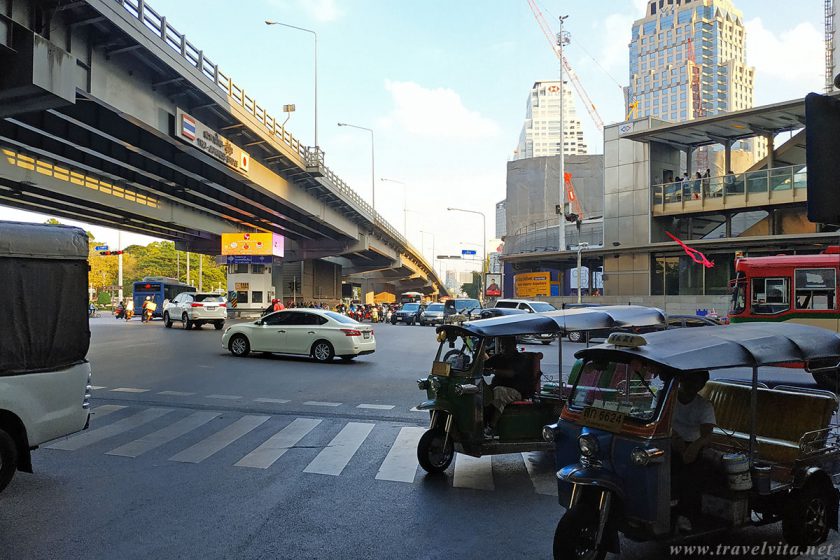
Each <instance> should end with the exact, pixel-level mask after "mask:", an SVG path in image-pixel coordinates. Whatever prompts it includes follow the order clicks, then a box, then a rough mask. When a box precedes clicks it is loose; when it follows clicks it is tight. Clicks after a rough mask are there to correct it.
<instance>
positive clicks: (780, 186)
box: [651, 164, 808, 209]
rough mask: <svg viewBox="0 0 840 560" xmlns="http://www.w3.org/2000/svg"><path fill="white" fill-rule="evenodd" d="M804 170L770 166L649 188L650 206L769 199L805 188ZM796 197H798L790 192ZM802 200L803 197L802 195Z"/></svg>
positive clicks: (802, 168) (798, 166) (806, 173)
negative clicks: (730, 199)
mask: <svg viewBox="0 0 840 560" xmlns="http://www.w3.org/2000/svg"><path fill="white" fill-rule="evenodd" d="M807 179H808V171H807V168H806V167H805V165H804V164H800V165H791V166H788V167H773V168H770V169H761V170H759V171H750V172H748V173H738V174H728V175H723V176H717V177H707V178H703V179H696V178H694V179H691V178H689V180H688V181H675V182H673V183H663V184H659V185H653V186H652V187H651V196H652V198H651V203H652V204H653V206H654V208H655V207H657V206H660V207H662V208H663V209H664V208H665V207H666V205H670V204H672V203H680V204H681V205H682V206H684V205H685V203H687V202H689V201H694V200H701V201H702V200H704V199H720V200H722V201H723V202H724V203H725V201H726V199H727V197H738V201H739V202H740V201H743V202H744V203H746V202H748V201H749V198H750V195H753V196H754V197H757V196H759V195H761V197H762V199H765V200H766V199H767V198H771V199H772V197H773V193H779V194H781V193H784V192H785V191H788V194H789V191H796V190H798V189H805V188H806V187H807ZM794 196H795V197H796V198H798V197H799V195H797V194H796V193H795V192H794ZM803 200H804V195H803Z"/></svg>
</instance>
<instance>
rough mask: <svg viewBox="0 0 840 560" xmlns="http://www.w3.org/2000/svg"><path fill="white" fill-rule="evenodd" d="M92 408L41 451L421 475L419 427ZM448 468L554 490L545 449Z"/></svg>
mask: <svg viewBox="0 0 840 560" xmlns="http://www.w3.org/2000/svg"><path fill="white" fill-rule="evenodd" d="M92 412H93V418H92V421H91V427H90V428H89V429H88V430H86V431H85V432H82V433H80V434H76V435H73V436H70V437H68V438H65V439H61V440H58V441H56V442H53V443H52V444H51V445H48V446H46V448H47V449H52V450H56V451H62V452H79V453H85V452H91V453H95V454H96V453H103V454H104V455H106V456H112V457H122V458H129V459H137V460H142V459H143V457H144V456H147V455H148V456H154V457H155V458H156V459H157V460H166V461H172V462H176V463H193V464H197V463H203V462H204V461H218V462H222V461H226V463H225V465H226V466H229V467H231V468H237V469H238V468H248V469H261V470H268V469H274V468H288V462H286V463H284V455H285V454H286V453H287V452H289V451H290V450H292V449H299V450H300V453H304V454H307V455H306V458H307V460H308V464H306V466H305V467H304V468H302V470H301V473H302V476H305V475H313V476H314V475H318V476H333V477H337V476H342V475H343V474H344V473H346V472H347V471H348V467H349V466H351V465H352V464H353V461H354V459H355V460H358V461H359V463H360V464H362V465H366V467H365V468H369V467H368V466H369V465H371V464H376V465H378V468H377V470H376V472H375V474H373V471H372V470H371V475H373V477H374V478H375V480H378V481H383V482H394V483H407V484H411V483H414V482H417V481H419V480H421V479H422V475H423V471H422V469H420V468H419V466H418V464H417V454H416V450H417V443H418V441H419V440H420V437H421V436H422V435H423V433H424V432H425V430H426V429H425V428H423V427H417V426H400V425H399V424H394V423H387V422H385V423H374V422H360V421H343V420H338V419H334V418H328V419H317V418H307V417H299V418H290V417H288V416H268V415H254V414H242V415H231V414H230V413H227V412H225V413H223V412H217V411H207V410H201V411H192V410H186V409H178V408H165V407H147V408H144V407H140V406H123V405H110V404H108V405H102V406H99V407H97V408H94V409H93V411H92ZM325 442H328V443H325ZM313 443H314V444H313ZM384 449H387V451H384ZM222 451H224V453H221V452H222ZM371 453H373V454H375V455H371ZM300 456H302V455H298V456H297V457H298V458H299V457H300ZM232 457H233V459H232V461H231V458H232ZM371 457H373V459H374V460H373V461H371ZM293 462H295V461H293ZM281 464H285V465H286V466H285V467H283V466H281ZM295 464H298V463H297V462H295ZM450 473H451V476H448V478H449V479H451V483H452V486H453V487H455V488H465V489H472V490H480V491H492V490H497V489H500V488H502V487H505V480H506V479H508V478H510V477H511V476H527V477H528V478H529V479H530V481H531V486H532V487H533V491H534V492H535V493H537V494H543V495H554V496H556V495H557V484H556V480H555V478H554V464H553V459H552V458H551V457H550V455H547V454H545V453H539V452H534V453H522V454H519V455H504V456H496V457H490V456H485V457H480V458H475V457H470V456H467V455H461V454H457V455H456V457H455V460H454V461H453V465H452V466H451V467H450Z"/></svg>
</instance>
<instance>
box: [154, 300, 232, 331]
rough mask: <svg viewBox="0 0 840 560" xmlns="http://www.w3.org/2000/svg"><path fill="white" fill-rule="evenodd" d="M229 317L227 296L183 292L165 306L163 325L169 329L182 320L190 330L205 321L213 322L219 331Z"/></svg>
mask: <svg viewBox="0 0 840 560" xmlns="http://www.w3.org/2000/svg"><path fill="white" fill-rule="evenodd" d="M225 319H227V300H226V299H225V296H223V295H219V294H211V293H197V292H182V293H180V294H178V295H177V296H175V297H174V298H172V301H170V302H168V303H167V304H166V305H164V306H163V325H164V326H165V327H166V328H167V329H169V328H172V323H173V322H175V321H180V322H181V323H182V324H183V325H184V328H185V329H187V330H189V329H191V328H193V327H195V328H199V327H201V325H203V324H205V323H213V326H214V327H216V330H217V331H220V330H222V328H223V327H224V326H225Z"/></svg>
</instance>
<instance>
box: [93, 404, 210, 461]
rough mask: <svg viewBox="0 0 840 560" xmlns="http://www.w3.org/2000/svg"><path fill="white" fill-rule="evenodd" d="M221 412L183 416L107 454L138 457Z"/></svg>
mask: <svg viewBox="0 0 840 560" xmlns="http://www.w3.org/2000/svg"><path fill="white" fill-rule="evenodd" d="M219 414H220V413H219V412H204V411H201V412H195V413H193V414H190V415H189V416H187V417H186V418H182V419H180V420H178V421H177V422H175V423H174V424H171V425H169V426H167V427H165V428H163V429H161V430H158V431H156V432H153V433H151V434H147V435H145V436H143V437H141V438H140V439H136V440H134V441H132V442H129V443H126V444H125V445H122V446H120V447H117V448H116V449H112V450H111V451H108V452H107V453H106V455H119V456H120V457H137V456H139V455H142V454H143V453H146V452H147V451H151V450H152V449H156V448H158V447H160V446H161V445H163V444H164V443H169V442H170V441H172V440H173V439H176V438H179V437H181V436H182V435H184V434H186V433H187V432H191V431H192V430H194V429H196V428H198V427H200V426H203V425H204V424H206V423H207V422H209V421H210V420H212V419H214V418H216V417H217V416H219Z"/></svg>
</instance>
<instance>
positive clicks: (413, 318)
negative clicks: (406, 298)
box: [391, 303, 426, 325]
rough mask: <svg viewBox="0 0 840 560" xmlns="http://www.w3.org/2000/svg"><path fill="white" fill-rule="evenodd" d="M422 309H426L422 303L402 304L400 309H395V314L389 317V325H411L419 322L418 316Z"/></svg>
mask: <svg viewBox="0 0 840 560" xmlns="http://www.w3.org/2000/svg"><path fill="white" fill-rule="evenodd" d="M424 309H426V305H425V304H423V303H404V304H403V305H402V307H400V308H399V309H397V311H396V313H394V314H393V315H391V324H392V325H396V324H397V323H405V324H406V325H413V324H414V323H417V322H418V321H419V320H420V314H421V313H422V312H423V310H424Z"/></svg>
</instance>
